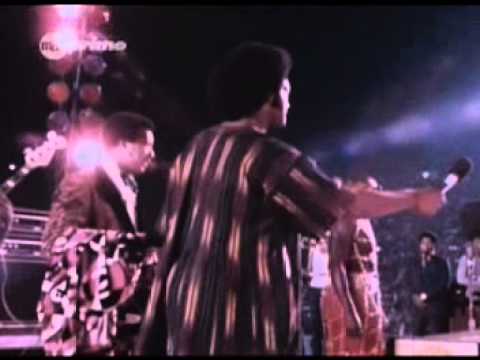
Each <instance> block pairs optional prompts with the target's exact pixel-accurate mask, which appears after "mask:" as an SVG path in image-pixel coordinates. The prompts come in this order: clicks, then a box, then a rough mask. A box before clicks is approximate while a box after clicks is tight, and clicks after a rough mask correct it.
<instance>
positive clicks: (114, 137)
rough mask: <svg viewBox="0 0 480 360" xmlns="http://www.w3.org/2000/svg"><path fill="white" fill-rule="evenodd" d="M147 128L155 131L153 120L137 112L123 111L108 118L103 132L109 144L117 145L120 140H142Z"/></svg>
mask: <svg viewBox="0 0 480 360" xmlns="http://www.w3.org/2000/svg"><path fill="white" fill-rule="evenodd" d="M146 130H151V131H155V125H154V123H153V121H152V120H150V119H149V118H147V117H146V116H143V115H140V114H137V113H133V112H128V111H123V112H116V113H114V114H112V115H110V116H109V117H107V118H106V120H105V123H104V131H103V134H104V139H105V141H106V143H107V144H108V145H116V144H117V143H119V142H120V141H130V142H135V141H138V140H142V139H144V138H145V131H146Z"/></svg>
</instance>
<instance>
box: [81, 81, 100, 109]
mask: <svg viewBox="0 0 480 360" xmlns="http://www.w3.org/2000/svg"><path fill="white" fill-rule="evenodd" d="M80 98H81V99H82V101H83V102H84V103H85V104H87V105H89V106H93V105H96V104H98V103H99V101H100V100H101V98H102V87H101V86H100V85H99V84H94V83H89V84H83V85H82V87H81V88H80Z"/></svg>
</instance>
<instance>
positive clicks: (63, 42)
mask: <svg viewBox="0 0 480 360" xmlns="http://www.w3.org/2000/svg"><path fill="white" fill-rule="evenodd" d="M55 40H56V44H57V46H58V47H60V48H61V49H62V50H63V51H64V52H65V53H67V54H71V53H73V52H74V51H76V50H78V48H79V47H80V40H79V38H78V33H77V31H76V29H75V28H74V27H71V26H63V27H60V28H59V29H58V30H57V31H56V33H55Z"/></svg>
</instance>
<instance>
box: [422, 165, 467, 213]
mask: <svg viewBox="0 0 480 360" xmlns="http://www.w3.org/2000/svg"><path fill="white" fill-rule="evenodd" d="M472 168H473V162H472V161H471V160H470V159H468V158H466V157H463V158H461V159H459V160H457V161H456V162H455V163H454V164H453V166H452V167H451V168H450V170H449V171H448V174H447V176H446V177H445V180H444V184H445V185H444V187H443V188H442V189H436V188H427V189H421V190H417V191H416V193H415V209H414V211H415V212H416V213H417V214H419V215H423V216H429V217H431V216H433V215H435V214H436V213H437V212H438V211H439V210H440V209H441V208H442V206H443V205H444V204H445V203H446V194H447V192H448V191H449V190H451V189H452V188H453V187H455V186H456V185H457V184H459V183H460V182H461V181H462V180H463V179H464V178H465V176H467V174H468V173H469V172H470V171H471V170H472Z"/></svg>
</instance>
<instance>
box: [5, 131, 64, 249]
mask: <svg viewBox="0 0 480 360" xmlns="http://www.w3.org/2000/svg"><path fill="white" fill-rule="evenodd" d="M66 144H67V141H66V139H65V138H64V137H63V136H60V135H58V134H57V133H56V132H55V131H49V132H48V133H47V140H46V141H44V142H43V143H42V144H41V145H40V146H38V147H37V148H35V149H31V148H26V149H25V150H24V161H25V164H24V165H23V166H22V167H21V168H20V169H18V170H17V171H16V172H15V174H13V175H12V176H10V177H9V178H8V179H7V180H5V181H4V182H3V183H2V184H1V185H0V242H1V241H3V239H4V238H5V235H6V234H7V233H8V231H9V229H10V226H11V224H12V220H13V206H12V203H11V201H10V199H9V198H8V197H7V194H8V193H9V192H10V191H11V190H12V189H13V188H14V187H15V186H17V185H18V184H19V183H20V182H21V181H22V180H23V179H24V178H25V177H26V176H27V175H28V174H29V173H30V172H31V171H32V170H33V169H36V168H38V167H46V166H48V165H49V164H50V162H51V161H52V159H53V157H54V155H55V153H56V151H57V150H60V149H65V148H66Z"/></svg>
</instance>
